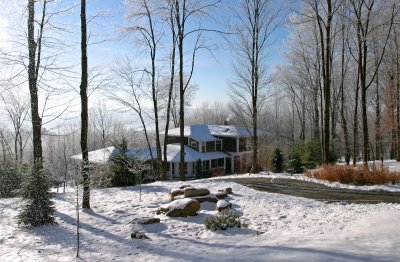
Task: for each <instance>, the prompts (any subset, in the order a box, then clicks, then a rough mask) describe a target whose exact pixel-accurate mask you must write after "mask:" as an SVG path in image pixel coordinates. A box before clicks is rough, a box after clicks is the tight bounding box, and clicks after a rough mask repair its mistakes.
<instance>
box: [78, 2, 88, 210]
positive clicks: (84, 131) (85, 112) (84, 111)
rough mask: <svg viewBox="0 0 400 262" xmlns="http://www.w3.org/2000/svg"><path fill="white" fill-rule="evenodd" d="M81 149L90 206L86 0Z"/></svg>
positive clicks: (83, 7) (85, 201) (85, 205)
mask: <svg viewBox="0 0 400 262" xmlns="http://www.w3.org/2000/svg"><path fill="white" fill-rule="evenodd" d="M81 55H82V56H81V67H82V76H81V85H80V95H81V122H82V127H81V150H82V175H83V200H82V208H90V173H89V154H88V152H89V150H88V96H87V88H88V61H87V33H86V0H81Z"/></svg>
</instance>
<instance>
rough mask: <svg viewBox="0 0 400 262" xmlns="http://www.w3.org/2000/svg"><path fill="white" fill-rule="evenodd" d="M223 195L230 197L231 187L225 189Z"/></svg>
mask: <svg viewBox="0 0 400 262" xmlns="http://www.w3.org/2000/svg"><path fill="white" fill-rule="evenodd" d="M225 193H227V194H228V195H231V194H232V188H231V187H227V188H225Z"/></svg>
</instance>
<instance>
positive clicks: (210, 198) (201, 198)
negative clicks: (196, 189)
mask: <svg viewBox="0 0 400 262" xmlns="http://www.w3.org/2000/svg"><path fill="white" fill-rule="evenodd" d="M191 198H192V199H196V200H197V201H199V202H200V203H203V202H211V203H217V202H218V199H217V198H216V197H215V196H214V195H208V196H199V197H191Z"/></svg>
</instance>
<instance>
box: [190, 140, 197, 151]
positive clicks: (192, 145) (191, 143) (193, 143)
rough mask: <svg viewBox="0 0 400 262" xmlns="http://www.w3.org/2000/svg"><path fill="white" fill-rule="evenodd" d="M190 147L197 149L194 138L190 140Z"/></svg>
mask: <svg viewBox="0 0 400 262" xmlns="http://www.w3.org/2000/svg"><path fill="white" fill-rule="evenodd" d="M190 147H191V148H195V149H197V147H198V142H197V141H196V140H190Z"/></svg>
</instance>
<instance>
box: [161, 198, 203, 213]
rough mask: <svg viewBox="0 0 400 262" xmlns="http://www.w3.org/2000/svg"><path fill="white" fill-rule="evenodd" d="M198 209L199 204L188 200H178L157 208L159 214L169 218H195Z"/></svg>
mask: <svg viewBox="0 0 400 262" xmlns="http://www.w3.org/2000/svg"><path fill="white" fill-rule="evenodd" d="M199 209H200V202H199V201H197V200H195V199H190V198H184V199H178V200H175V201H172V202H171V203H169V204H166V205H163V206H161V207H160V208H159V210H160V212H162V213H166V215H167V216H170V217H186V216H195V215H197V211H199Z"/></svg>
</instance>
